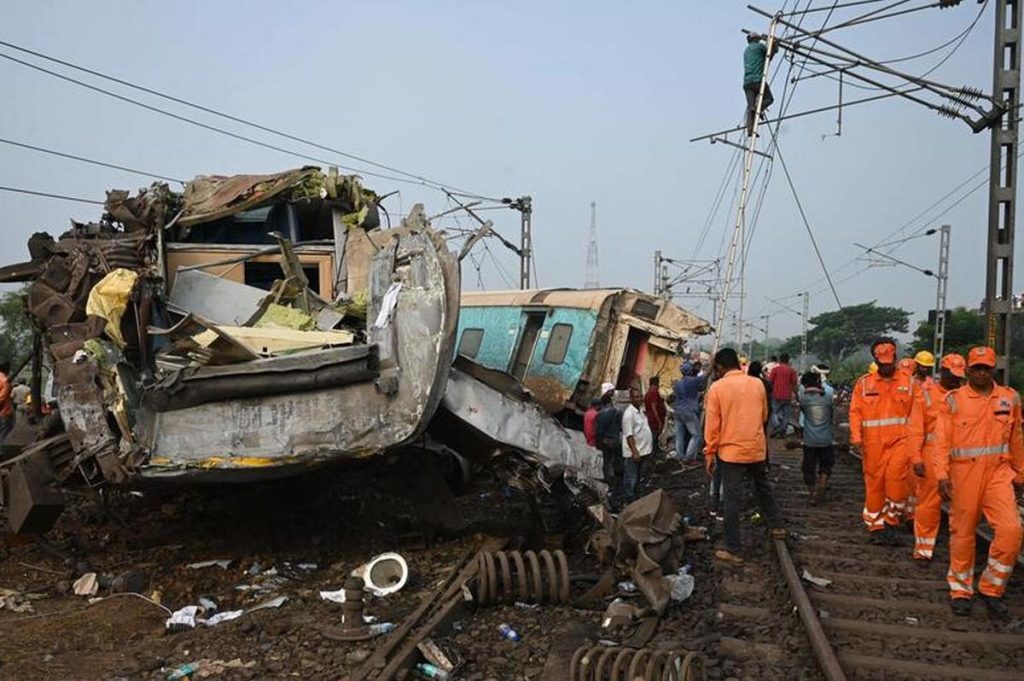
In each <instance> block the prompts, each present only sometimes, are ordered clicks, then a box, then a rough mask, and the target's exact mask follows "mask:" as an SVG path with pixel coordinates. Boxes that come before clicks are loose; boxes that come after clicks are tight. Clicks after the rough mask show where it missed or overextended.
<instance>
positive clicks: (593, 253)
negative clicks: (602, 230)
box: [583, 201, 601, 288]
mask: <svg viewBox="0 0 1024 681" xmlns="http://www.w3.org/2000/svg"><path fill="white" fill-rule="evenodd" d="M600 287H601V274H600V270H599V268H598V265H597V203H596V202H594V201H591V202H590V243H588V244H587V280H586V281H585V282H584V283H583V288H600Z"/></svg>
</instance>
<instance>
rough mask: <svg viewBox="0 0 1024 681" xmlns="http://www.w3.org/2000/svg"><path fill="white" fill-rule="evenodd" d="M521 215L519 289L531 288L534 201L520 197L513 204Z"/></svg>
mask: <svg viewBox="0 0 1024 681" xmlns="http://www.w3.org/2000/svg"><path fill="white" fill-rule="evenodd" d="M512 207H513V208H515V209H516V210H518V211H519V215H520V236H519V288H521V289H528V288H530V275H531V274H532V272H531V270H532V269H533V199H532V198H530V197H529V196H520V197H519V198H518V199H516V200H515V202H514V203H513V204H512Z"/></svg>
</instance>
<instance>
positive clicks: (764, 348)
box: [761, 314, 770, 362]
mask: <svg viewBox="0 0 1024 681" xmlns="http://www.w3.org/2000/svg"><path fill="white" fill-rule="evenodd" d="M769 319H770V317H769V315H766V314H763V315H761V322H762V323H763V324H764V328H763V329H761V330H762V331H764V344H763V345H762V347H761V351H762V354H763V355H764V361H765V362H767V361H768V320H769Z"/></svg>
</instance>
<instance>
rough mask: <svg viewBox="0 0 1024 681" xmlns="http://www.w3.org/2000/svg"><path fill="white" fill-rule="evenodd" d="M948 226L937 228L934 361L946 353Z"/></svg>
mask: <svg viewBox="0 0 1024 681" xmlns="http://www.w3.org/2000/svg"><path fill="white" fill-rule="evenodd" d="M949 232H950V227H949V225H942V227H941V228H939V273H938V275H937V276H936V279H937V283H936V285H935V348H934V353H935V359H936V360H939V359H941V358H942V354H943V353H944V352H945V351H946V284H947V283H948V281H949Z"/></svg>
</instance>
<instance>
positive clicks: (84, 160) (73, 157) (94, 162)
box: [0, 137, 185, 184]
mask: <svg viewBox="0 0 1024 681" xmlns="http://www.w3.org/2000/svg"><path fill="white" fill-rule="evenodd" d="M0 144H9V145H11V146H13V147H21V148H22V149H30V150H32V151H38V152H40V153H43V154H50V155H52V156H60V157H61V158H68V159H71V160H73V161H80V162H82V163H90V164H92V165H95V166H102V167H104V168H113V169H114V170H123V171H124V172H126V173H133V174H135V175H142V176H143V177H155V178H157V179H159V180H167V181H168V182H177V183H179V184H185V181H184V180H179V179H178V178H176V177H168V176H167V175H160V174H159V173H148V172H146V171H144V170H138V169H136V168H129V167H127V166H120V165H117V164H115V163H107V162H105V161H97V160H96V159H92V158H86V157H84V156H76V155H74V154H68V153H65V152H63V151H56V150H55V149H46V148H44V147H37V146H35V145H33V144H26V143H25V142H15V141H14V140H9V139H4V138H2V137H0Z"/></svg>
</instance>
